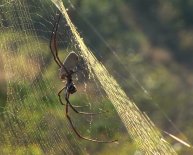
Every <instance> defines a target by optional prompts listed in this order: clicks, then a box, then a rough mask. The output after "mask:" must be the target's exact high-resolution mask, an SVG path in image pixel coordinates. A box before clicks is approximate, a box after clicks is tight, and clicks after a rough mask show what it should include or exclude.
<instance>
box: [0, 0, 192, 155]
mask: <svg viewBox="0 0 193 155" xmlns="http://www.w3.org/2000/svg"><path fill="white" fill-rule="evenodd" d="M68 2H69V1H67V0H66V1H65V3H66V4H67V6H68V9H69V11H68V13H69V15H70V17H71V19H72V21H73V22H74V24H75V25H76V26H77V28H78V31H79V32H81V35H82V37H83V38H84V39H85V41H86V43H87V45H88V46H89V47H90V48H91V49H92V50H93V51H94V52H95V55H96V56H97V57H98V59H99V60H100V61H102V62H103V63H104V64H105V66H106V67H107V69H108V70H109V71H110V72H111V74H112V75H113V76H114V77H115V78H116V79H117V81H118V82H119V83H120V85H121V86H122V88H123V89H124V90H125V91H126V93H127V94H128V96H129V97H130V98H131V99H132V100H134V101H135V103H137V106H138V107H139V108H140V109H141V110H142V111H145V112H146V113H147V114H148V116H150V118H151V119H152V120H153V122H154V123H155V124H156V125H157V126H158V127H159V128H160V129H163V130H167V131H169V132H171V133H173V134H175V135H176V136H179V137H182V138H183V135H182V134H181V133H179V131H178V130H177V129H176V127H177V128H178V129H179V130H180V131H181V132H182V133H184V134H186V135H187V138H188V139H189V141H190V142H191V143H193V141H192V139H193V130H192V129H193V124H192V118H193V115H192V110H193V103H192V100H193V97H192V92H193V90H192V88H193V87H192V86H193V72H192V70H191V66H192V65H193V52H192V49H193V37H192V36H193V27H192V26H193V20H192V19H193V9H192V6H193V2H192V0H171V1H167V0H143V1H140V0H101V1H99V0H73V1H72V4H73V5H74V6H75V8H76V10H74V9H73V8H72V5H71V3H68ZM26 4H27V5H28V7H29V10H30V12H33V13H32V14H31V18H32V22H33V21H35V22H34V23H33V25H34V27H35V30H37V33H38V36H39V37H41V38H43V39H44V40H43V39H42V40H41V41H40V42H42V44H41V46H44V47H42V49H47V50H43V51H40V52H38V51H37V52H36V55H33V56H32V57H33V58H34V59H36V58H37V57H42V55H41V56H40V55H39V53H41V54H42V53H43V57H44V59H45V62H46V64H41V65H40V66H41V72H42V71H43V70H44V68H45V67H46V70H47V71H46V72H44V74H43V77H39V72H38V71H37V72H35V71H34V79H36V81H35V82H36V86H40V87H41V88H40V89H38V90H39V91H38V92H36V91H37V90H36V88H35V87H34V88H31V87H30V85H26V83H25V82H24V83H22V82H20V83H18V84H17V85H13V86H12V87H13V88H14V89H16V90H17V89H19V88H22V91H21V90H20V91H19V92H20V94H19V96H20V97H21V98H20V99H22V102H23V105H24V106H25V107H26V108H25V109H23V111H20V114H17V118H15V119H16V120H15V121H16V122H17V123H19V124H25V125H31V126H30V127H28V128H25V126H24V127H23V128H22V129H20V130H21V131H14V130H16V129H18V128H17V127H16V126H17V125H15V129H10V130H13V132H17V134H18V135H16V136H17V137H19V138H21V139H20V140H19V142H18V143H19V144H20V145H18V146H17V147H15V148H11V146H9V145H6V144H8V143H9V142H7V141H6V140H5V144H1V146H0V149H1V148H3V149H5V150H4V151H5V152H6V150H7V151H8V152H10V150H12V153H13V154H14V153H15V154H23V152H25V153H26V154H37V155H38V154H43V152H42V150H40V149H39V146H36V144H35V143H30V142H28V143H29V144H26V141H25V138H26V137H30V136H32V135H36V138H35V140H34V141H38V143H39V144H41V145H43V144H44V142H45V141H48V140H49V138H50V137H51V136H53V133H50V130H49V129H48V128H47V127H46V124H48V123H49V120H50V119H53V120H54V121H56V124H57V126H56V127H55V126H54V127H51V128H53V129H54V128H56V129H57V130H61V129H63V126H65V123H64V119H65V118H64V116H61V115H57V114H56V113H55V110H56V109H57V106H56V105H55V104H53V102H54V101H55V100H56V96H55V94H54V93H53V94H49V93H50V92H49V91H48V92H46V87H47V86H46V85H47V84H48V83H44V80H43V79H44V78H46V79H47V80H48V81H49V80H51V79H54V78H55V77H56V75H57V74H58V73H57V70H56V69H55V67H54V65H55V64H54V62H52V57H51V56H50V53H49V49H48V44H45V42H46V41H48V40H49V37H50V31H51V29H52V25H50V24H48V21H49V20H50V15H49V14H48V12H45V11H44V10H42V9H41V6H43V5H44V6H48V8H49V7H50V5H52V4H51V3H47V2H46V1H27V3H26ZM34 6H38V7H34ZM37 14H38V15H41V16H37ZM1 17H2V19H3V16H2V15H1ZM42 18H44V19H46V20H42ZM39 23H41V25H40V24H39ZM7 24H9V23H6V22H5V20H4V21H3V22H2V21H1V25H4V26H6V25H7ZM62 24H64V23H62ZM42 29H45V31H42ZM61 29H62V28H61ZM1 35H3V36H4V37H5V36H6V35H10V37H9V38H11V36H12V35H11V33H9V32H4V33H1ZM23 35H24V34H23V32H20V31H19V30H18V32H15V34H14V36H15V37H16V38H17V37H21V36H23ZM101 35H102V36H101ZM28 37H29V40H31V39H32V38H30V36H28ZM64 37H68V36H65V35H63V36H62V38H64ZM101 38H102V39H101ZM20 40H21V39H20ZM0 41H1V44H7V45H9V46H11V47H12V48H19V50H20V51H21V54H22V56H23V57H25V58H26V59H28V58H29V57H28V56H29V53H30V51H27V50H26V46H28V45H25V42H20V43H17V44H12V41H11V40H9V42H6V41H5V40H2V39H1V40H0ZM18 44H19V45H20V46H19V47H17V46H16V45H18ZM31 45H32V46H33V47H35V46H36V45H37V42H31ZM45 46H46V47H45ZM59 46H61V48H64V46H65V45H62V44H61V45H60V43H59ZM34 53H35V52H34ZM64 55H65V54H64ZM116 55H118V58H117V57H116ZM14 58H15V60H18V62H17V64H18V65H19V64H20V58H19V56H18V57H14ZM1 60H3V56H2V53H0V63H1V64H0V75H1V76H0V106H1V109H0V113H1V119H2V122H3V124H9V121H8V120H7V119H6V117H5V118H4V117H3V114H4V113H6V112H7V111H4V109H5V108H6V106H9V105H6V104H5V103H6V100H7V92H6V91H7V90H6V78H5V71H4V67H3V66H4V64H3V61H1ZM4 61H5V60H4ZM24 63H26V64H27V60H26V62H24ZM53 70H54V71H53ZM23 74H25V75H28V73H23ZM21 76H22V75H21ZM56 83H57V84H58V85H59V82H56ZM44 91H45V92H44ZM34 92H35V93H36V94H37V98H35V99H32V98H31V97H30V93H34ZM53 92H57V90H53ZM28 96H29V98H28ZM83 97H85V96H83ZM72 100H73V102H76V103H77V104H81V100H82V99H81V98H78V97H77V98H76V97H75V98H72ZM37 101H38V102H37ZM104 102H105V103H106V104H105V105H108V106H109V107H104V108H107V109H109V110H111V111H112V112H111V113H110V114H109V115H108V119H99V120H96V121H95V123H94V124H92V128H93V129H92V131H93V132H92V134H93V135H91V136H93V137H96V136H97V137H102V138H103V137H104V135H103V134H102V133H103V132H104V131H106V129H104V128H103V127H105V126H108V127H109V129H110V130H108V132H109V134H110V135H109V137H110V138H114V137H121V139H123V140H122V141H124V143H121V142H120V143H119V144H118V147H119V150H116V149H114V148H113V147H110V146H105V147H104V146H103V147H100V146H97V145H92V144H89V143H87V142H85V143H84V142H83V144H82V145H83V146H84V147H86V148H87V149H88V150H89V151H90V152H92V153H91V154H100V155H105V154H111V155H117V154H121V155H124V154H125V155H126V154H134V152H135V150H136V146H135V144H133V143H132V142H131V140H128V139H125V140H124V137H127V136H124V135H125V134H126V131H125V129H120V133H114V131H115V130H116V129H117V128H118V126H119V125H120V126H121V123H120V124H119V123H115V124H113V123H112V122H115V121H116V122H120V120H119V118H118V116H117V114H116V112H115V111H113V107H111V106H110V103H108V102H109V101H104ZM39 104H42V105H44V106H47V107H48V109H49V112H51V113H52V115H46V117H43V115H45V113H44V114H42V110H41V109H39V106H38V105H39ZM30 105H33V106H30ZM28 106H30V108H29V109H28V110H32V111H33V115H32V117H33V118H31V119H32V120H33V121H34V122H36V123H35V124H30V123H29V122H24V120H26V119H27V118H28V117H29V116H28V114H27V113H26V109H27V107H28ZM98 108H99V107H97V106H96V109H98ZM57 110H58V109H57ZM94 110H95V109H94ZM62 111H63V109H61V111H60V112H61V113H63V112H62ZM116 116H117V117H116ZM166 116H167V117H166ZM168 118H169V119H170V120H169V119H168ZM80 120H81V121H80ZM79 121H80V122H84V118H81V119H79ZM170 121H172V122H173V124H175V126H176V127H174V126H173V125H172V124H171V123H170ZM2 122H1V123H2ZM80 122H77V126H79V129H80V131H81V133H84V134H88V133H87V132H86V127H85V126H84V125H85V123H80ZM13 127H14V125H13ZM113 128H114V129H113ZM28 129H30V130H28ZM37 129H38V130H37ZM22 131H23V132H25V133H26V135H25V136H24V135H23V132H22ZM111 131H112V132H113V133H111ZM65 132H66V135H67V136H68V137H69V139H70V134H67V133H68V131H65ZM40 133H41V134H40ZM1 134H2V135H3V134H7V132H6V130H3V131H1ZM66 135H65V136H66ZM7 136H9V137H11V136H12V135H11V134H10V135H7ZM56 138H57V137H56ZM10 139H11V138H9V140H10ZM168 140H170V141H171V143H175V142H174V141H172V140H171V139H169V138H168ZM11 143H12V144H13V143H16V142H15V138H14V137H13V141H11ZM4 145H6V146H4ZM15 145H16V144H15ZM25 145H27V146H28V147H27V148H26V147H25ZM53 145H56V144H53ZM60 145H61V146H64V144H62V142H61V144H60ZM72 145H73V146H74V147H76V146H75V144H73V140H72ZM44 151H45V152H46V150H44ZM55 151H56V152H55V153H56V154H62V153H61V152H57V150H55ZM45 152H44V153H45ZM178 153H179V154H187V155H188V154H191V153H192V150H189V149H187V148H185V147H182V148H181V149H180V150H179V152H178Z"/></svg>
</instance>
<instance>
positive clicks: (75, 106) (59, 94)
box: [58, 86, 87, 108]
mask: <svg viewBox="0 0 193 155" xmlns="http://www.w3.org/2000/svg"><path fill="white" fill-rule="evenodd" d="M64 89H66V86H65V87H63V88H62V89H61V90H60V91H59V92H58V98H59V101H60V103H61V104H62V105H65V104H64V102H62V98H61V93H62V91H63V90H64ZM72 107H73V108H83V107H87V105H84V106H79V105H72Z"/></svg>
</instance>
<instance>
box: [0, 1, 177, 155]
mask: <svg viewBox="0 0 193 155" xmlns="http://www.w3.org/2000/svg"><path fill="white" fill-rule="evenodd" d="M27 3H29V4H28V5H27ZM36 3H37V1H35V0H34V1H33V0H32V1H31V2H26V1H24V0H14V1H11V0H3V1H1V4H0V11H1V14H0V15H1V23H0V24H1V29H0V31H1V34H2V37H1V53H0V57H2V60H3V61H2V62H3V66H4V73H5V75H4V76H5V79H6V88H7V101H6V102H5V104H4V103H3V104H1V109H3V110H1V121H0V127H1V129H3V130H2V132H1V137H0V154H30V153H33V154H68V155H69V154H89V153H90V154H93V152H94V151H95V152H100V150H101V149H104V148H106V149H109V150H110V149H113V148H114V149H115V150H116V149H117V150H119V149H118V148H119V147H120V144H114V143H113V144H108V146H107V145H106V144H98V143H94V144H93V143H92V144H91V143H90V142H87V141H80V139H78V137H76V135H75V134H74V133H73V131H72V129H71V127H70V126H69V124H68V122H67V119H66V118H65V108H64V106H62V105H60V104H59V101H58V97H57V92H58V90H59V89H60V88H62V86H63V85H62V83H61V81H60V80H59V78H58V76H57V75H58V68H57V65H56V64H55V62H54V61H53V59H52V57H51V53H50V50H49V38H50V34H51V30H52V27H53V23H54V21H55V17H54V16H55V14H56V11H57V9H56V6H57V8H58V9H59V10H60V12H61V13H63V16H64V19H63V20H62V21H61V22H60V24H59V31H58V34H59V35H58V46H59V47H60V48H61V49H62V50H60V51H59V55H60V58H61V60H63V58H65V56H66V55H67V54H68V53H69V51H72V50H73V51H75V52H76V53H77V54H78V55H80V56H81V58H82V60H83V63H82V65H83V66H84V68H85V69H84V70H82V71H80V72H79V73H78V74H77V75H76V76H75V77H74V79H75V80H74V81H75V83H76V85H77V88H78V92H77V93H76V94H75V95H73V96H72V97H71V98H70V101H71V103H72V104H75V105H76V104H80V105H82V106H86V107H83V108H80V110H82V111H96V109H97V110H98V111H105V110H109V112H108V113H107V114H104V115H100V116H96V117H94V116H92V117H91V116H90V117H85V116H80V115H76V114H73V112H71V113H70V115H71V117H72V119H73V122H74V124H75V126H76V127H77V128H78V130H79V131H80V132H81V133H82V134H83V135H85V136H87V137H92V138H97V139H102V140H103V139H105V140H106V139H110V140H111V139H117V138H118V139H119V143H125V144H128V141H129V143H133V145H134V146H135V147H134V148H135V150H134V151H133V150H127V151H131V153H130V154H134V153H136V154H137V150H140V152H141V153H139V154H176V152H175V151H174V149H173V148H172V147H171V146H170V144H169V143H168V142H166V140H164V138H163V137H162V135H161V133H160V132H159V130H158V129H157V128H156V127H155V126H154V124H153V123H152V122H151V120H150V119H149V118H148V117H147V115H146V114H145V113H142V112H141V111H140V110H139V109H138V108H137V106H136V105H135V103H134V102H132V101H131V100H130V98H129V97H128V96H127V95H126V94H125V92H124V91H123V90H122V89H121V87H120V86H119V84H118V83H117V82H116V80H115V79H114V78H113V77H112V76H111V75H110V74H109V72H108V71H107V70H106V68H105V67H104V66H103V64H102V63H100V62H99V61H98V60H97V59H96V57H95V56H94V55H93V53H92V52H91V51H90V50H89V49H88V48H87V47H86V45H85V44H84V41H83V39H82V38H81V37H80V35H79V33H78V32H77V30H76V28H75V27H74V25H73V24H72V22H71V20H70V18H69V16H68V14H67V12H66V9H65V7H64V5H63V3H62V1H60V0H58V1H56V0H53V3H52V2H51V1H42V0H40V1H39V2H38V4H39V5H37V4H36ZM54 4H55V5H54ZM37 10H41V11H42V14H38V13H37V12H36V11H37ZM38 12H40V11H38ZM32 21H33V23H35V24H32ZM34 21H35V22H34ZM50 70H51V71H50ZM112 105H113V106H112ZM100 120H103V122H106V123H107V124H106V123H103V124H100ZM109 120H111V121H112V122H113V124H109V123H108V122H109ZM95 124H99V125H98V126H96V125H95ZM119 131H123V132H124V133H125V135H127V136H125V137H124V138H122V137H121V136H120V134H118V133H119ZM126 132H128V133H129V134H128V133H126ZM115 133H116V134H115ZM130 137H131V139H132V140H131V139H130ZM128 145H129V144H128ZM96 150H97V151H96ZM125 154H128V152H126V153H125Z"/></svg>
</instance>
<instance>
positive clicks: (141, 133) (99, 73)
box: [52, 0, 176, 154]
mask: <svg viewBox="0 0 193 155" xmlns="http://www.w3.org/2000/svg"><path fill="white" fill-rule="evenodd" d="M52 1H53V2H54V3H55V5H56V6H57V7H58V8H59V9H60V10H61V12H62V13H63V15H64V16H65V18H66V20H67V23H68V25H69V26H70V27H71V30H72V32H73V35H74V37H75V39H76V41H77V44H78V45H79V47H80V50H81V53H82V56H83V57H84V59H85V61H86V62H87V64H88V67H89V71H91V72H92V71H93V72H92V76H93V77H95V76H96V77H97V78H98V80H99V81H100V83H101V85H102V86H104V87H103V89H104V90H105V91H106V93H107V95H108V97H109V99H110V100H111V101H112V103H113V105H114V107H115V108H116V110H117V112H118V113H119V116H120V117H121V119H122V121H123V122H124V124H125V126H126V128H127V129H128V132H129V133H130V134H131V135H132V138H133V139H134V140H135V142H136V143H138V146H139V148H140V149H141V150H143V151H144V153H145V154H152V153H160V154H164V153H166V152H167V153H168V154H176V152H175V151H174V150H173V148H172V147H171V146H170V145H169V144H168V143H166V142H164V141H161V138H162V137H161V135H160V134H159V135H158V134H157V136H154V135H151V134H152V133H153V134H154V133H156V132H152V133H151V132H150V133H149V132H147V131H152V129H151V128H152V126H150V124H149V123H148V121H147V119H145V117H144V116H143V115H142V114H141V113H140V111H139V109H138V108H137V107H136V106H135V104H134V103H132V102H131V101H130V99H129V98H128V97H127V96H126V94H125V93H124V92H123V91H122V90H121V88H120V87H119V85H118V84H117V83H116V81H115V80H114V79H113V77H112V76H111V75H109V73H108V72H107V70H106V69H105V68H104V66H103V65H102V64H100V63H99V62H98V61H97V60H96V58H95V56H94V55H93V54H92V53H91V52H90V51H89V49H88V48H87V47H86V45H85V44H84V42H83V39H81V38H80V36H79V34H78V32H77V31H76V28H75V27H74V25H73V24H72V22H71V20H70V18H69V16H68V14H67V12H66V10H65V7H64V6H63V3H62V1H60V0H52ZM154 130H156V129H154ZM158 133H159V132H158ZM157 137H158V138H157ZM144 140H146V142H145V143H144Z"/></svg>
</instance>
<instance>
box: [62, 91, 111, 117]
mask: <svg viewBox="0 0 193 155" xmlns="http://www.w3.org/2000/svg"><path fill="white" fill-rule="evenodd" d="M69 96H70V94H69V93H67V92H66V97H65V99H66V103H67V104H69V106H70V107H71V108H72V110H74V112H76V113H77V114H83V115H99V114H103V113H107V112H108V111H104V112H98V113H89V112H82V111H78V110H77V109H76V108H75V107H74V106H73V105H72V104H71V103H70V101H69Z"/></svg>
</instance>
